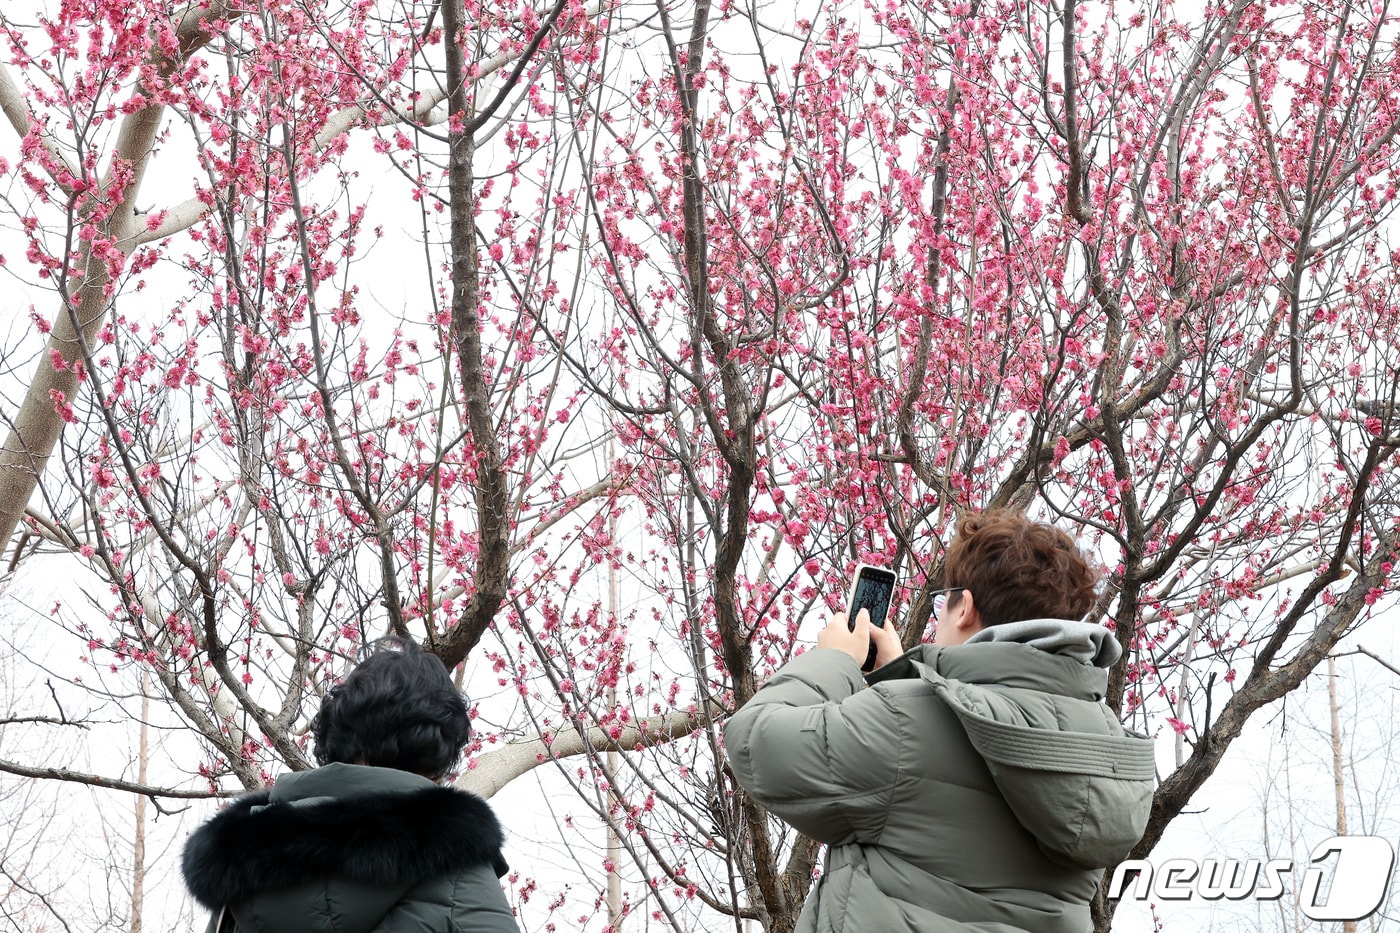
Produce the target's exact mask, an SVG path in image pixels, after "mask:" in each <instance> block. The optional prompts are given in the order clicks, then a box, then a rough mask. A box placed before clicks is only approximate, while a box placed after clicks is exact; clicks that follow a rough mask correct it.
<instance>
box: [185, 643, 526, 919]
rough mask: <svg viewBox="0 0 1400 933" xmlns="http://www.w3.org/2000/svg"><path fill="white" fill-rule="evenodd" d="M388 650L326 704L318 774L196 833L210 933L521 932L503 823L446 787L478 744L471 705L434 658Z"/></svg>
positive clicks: (190, 856)
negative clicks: (473, 739)
mask: <svg viewBox="0 0 1400 933" xmlns="http://www.w3.org/2000/svg"><path fill="white" fill-rule="evenodd" d="M386 641H387V642H392V646H391V647H384V646H383V645H381V646H380V650H378V651H375V652H374V653H372V654H370V655H369V657H367V658H366V659H365V660H364V661H363V663H361V664H360V665H359V666H358V667H356V668H355V669H354V670H353V671H351V672H350V674H349V675H348V676H347V677H346V678H345V680H344V681H343V682H342V683H340V684H339V685H338V686H335V687H332V688H331V689H330V691H328V692H327V693H326V696H325V698H324V699H323V700H322V702H321V708H320V711H319V712H318V713H317V714H316V717H315V718H314V719H313V720H312V723H311V732H312V736H313V738H314V740H315V757H316V762H317V764H319V765H320V767H318V768H316V769H314V770H311V771H301V772H295V773H292V774H285V775H282V776H281V777H280V778H278V779H277V782H276V784H275V785H274V786H273V787H272V789H271V790H270V791H262V792H258V793H253V794H248V795H246V796H244V797H240V798H238V799H237V800H235V801H234V802H233V803H232V804H230V805H229V807H228V808H227V809H225V810H223V811H222V812H221V813H219V814H218V815H216V816H215V817H214V818H213V819H211V820H210V821H209V822H207V823H205V824H204V825H203V826H202V827H200V828H199V829H198V830H196V831H195V832H194V834H193V835H191V837H190V840H189V842H188V843H187V844H186V846H185V852H184V859H183V863H182V868H183V870H184V876H185V884H186V886H187V887H188V888H189V889H190V892H191V894H193V895H194V897H195V899H196V900H197V901H199V903H201V904H203V905H204V906H205V907H207V908H209V909H210V910H211V911H213V912H214V914H215V916H214V917H213V918H212V919H211V920H210V923H209V930H208V933H322V931H324V933H332V931H334V933H409V931H414V933H418V931H426V930H433V931H438V933H519V927H518V926H517V925H516V923H515V920H514V917H513V914H512V911H511V908H510V904H509V903H508V902H507V901H506V898H505V894H504V892H503V891H502V890H501V885H500V882H499V881H497V878H499V877H500V876H502V875H504V874H505V873H506V871H507V866H506V863H505V859H504V858H503V857H502V855H501V847H502V845H503V843H504V834H503V833H502V831H501V826H500V823H498V822H497V820H496V817H495V814H493V813H492V812H491V808H490V807H489V806H488V805H487V804H486V802H485V801H484V800H482V799H481V798H479V797H477V796H475V795H473V794H469V793H466V792H465V791H460V790H455V789H453V788H450V787H445V786H442V782H444V781H445V780H446V779H447V778H448V776H449V775H450V774H451V772H452V771H453V770H454V769H455V768H456V766H457V763H458V761H459V760H460V758H461V754H462V747H463V746H464V745H466V743H467V741H468V739H469V738H470V736H471V717H470V714H469V713H468V710H467V701H466V698H465V697H463V695H462V694H461V692H460V691H458V690H457V689H456V687H455V686H454V685H453V683H452V678H451V676H450V675H449V674H448V672H447V668H446V667H444V666H443V663H442V661H440V660H439V659H438V658H437V657H436V656H434V655H431V654H428V653H426V652H423V651H421V650H419V648H418V647H417V646H416V645H414V644H413V643H412V642H410V641H407V640H400V639H387V640H386Z"/></svg>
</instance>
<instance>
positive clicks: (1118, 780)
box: [905, 619, 1156, 868]
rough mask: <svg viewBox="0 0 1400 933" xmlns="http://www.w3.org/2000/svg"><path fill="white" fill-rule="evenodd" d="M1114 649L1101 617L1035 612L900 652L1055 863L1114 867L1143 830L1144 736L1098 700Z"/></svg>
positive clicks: (1149, 765)
mask: <svg viewBox="0 0 1400 933" xmlns="http://www.w3.org/2000/svg"><path fill="white" fill-rule="evenodd" d="M998 630H1000V631H998ZM989 633H990V634H989ZM1108 645H1112V648H1109V647H1107V646H1108ZM1042 646H1043V647H1042ZM1047 649H1049V650H1047ZM1116 649H1117V643H1116V641H1114V640H1113V638H1112V633H1111V632H1109V631H1108V630H1107V629H1105V628H1103V627H1102V626H1097V625H1092V624H1090V623H1086V622H1076V621H1070V620H1063V619H1037V620H1033V621H1031V622H1021V623H1011V624H1008V625H1003V626H995V627H994V628H992V629H986V630H983V631H982V632H979V633H978V634H977V636H974V638H973V639H969V640H968V642H967V643H965V644H963V645H959V646H955V647H949V648H938V647H936V646H933V645H924V646H921V647H919V648H916V649H914V650H913V651H911V652H910V653H909V654H908V655H906V656H905V657H906V658H907V659H908V660H909V662H910V663H911V665H912V667H913V669H914V673H915V674H916V676H918V677H920V678H922V679H923V680H925V681H926V682H928V683H929V684H931V685H932V686H933V688H934V689H935V691H936V692H937V693H938V694H939V695H940V696H941V697H942V698H943V699H944V700H945V701H946V702H947V703H948V705H949V707H950V708H951V709H952V710H953V712H954V713H955V714H956V715H957V717H958V720H959V721H960V722H961V723H962V726H963V728H964V729H965V730H966V732H967V737H968V740H969V741H970V742H971V743H972V746H973V748H974V749H975V750H976V751H977V753H978V754H979V755H981V756H982V758H983V760H984V761H985V762H986V763H987V768H988V770H990V772H991V774H992V778H993V780H994V781H995V782H996V786H997V789H998V790H999V791H1000V792H1001V795H1002V797H1003V798H1004V799H1005V800H1006V802H1007V805H1008V806H1009V807H1010V808H1011V811H1012V812H1013V813H1014V814H1015V816H1016V819H1017V821H1019V822H1020V824H1021V825H1022V826H1023V827H1024V828H1025V829H1026V830H1027V831H1028V832H1029V833H1030V834H1031V835H1032V836H1034V837H1035V839H1036V841H1037V843H1038V845H1039V847H1040V849H1041V851H1042V852H1043V853H1044V854H1045V855H1046V856H1047V857H1048V858H1050V859H1052V860H1053V861H1056V862H1059V863H1061V864H1067V865H1074V866H1079V867H1083V868H1101V867H1103V866H1105V865H1114V864H1117V863H1118V862H1119V861H1121V860H1122V859H1123V858H1124V857H1125V856H1126V855H1127V854H1128V852H1129V851H1130V850H1131V849H1132V847H1133V846H1134V845H1136V844H1137V842H1138V840H1139V839H1141V838H1142V833H1143V831H1144V829H1146V827H1147V817H1148V814H1149V812H1150V809H1151V806H1152V793H1153V790H1154V788H1155V786H1156V761H1155V756H1154V753H1153V743H1152V740H1151V739H1150V738H1147V737H1145V736H1141V735H1137V734H1134V733H1130V732H1127V731H1126V730H1124V729H1123V727H1122V726H1121V725H1120V724H1119V722H1118V719H1117V717H1116V716H1114V714H1113V711H1112V710H1110V709H1109V708H1108V707H1107V706H1106V705H1104V704H1103V702H1101V701H1102V699H1103V696H1104V693H1105V691H1106V689H1107V682H1108V675H1107V671H1106V670H1105V668H1106V667H1107V666H1108V665H1109V664H1112V663H1113V661H1114V660H1116V659H1117V657H1118V651H1117V650H1116Z"/></svg>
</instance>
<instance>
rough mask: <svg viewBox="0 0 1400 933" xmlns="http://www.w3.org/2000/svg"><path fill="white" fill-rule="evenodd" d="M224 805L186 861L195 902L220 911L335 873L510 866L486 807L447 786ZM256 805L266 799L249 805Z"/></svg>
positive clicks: (366, 877)
mask: <svg viewBox="0 0 1400 933" xmlns="http://www.w3.org/2000/svg"><path fill="white" fill-rule="evenodd" d="M268 798H269V794H268V792H267V791H262V792H259V793H254V794H248V795H247V796H245V797H240V798H238V799H237V800H235V801H234V802H233V803H232V804H230V805H229V807H228V809H226V810H224V811H223V812H221V813H219V814H218V815H217V816H215V817H214V818H213V819H211V820H210V821H209V822H207V823H205V824H204V825H203V826H201V827H200V828H199V829H198V830H196V831H195V832H194V834H193V835H191V836H190V840H189V842H188V843H186V845H185V855H184V860H183V863H182V868H183V870H184V875H185V884H186V885H187V886H188V887H189V889H190V893H191V894H193V895H194V897H195V900H197V901H199V902H200V903H201V904H203V905H204V906H205V907H208V908H210V909H213V910H217V909H219V908H220V907H223V906H224V905H226V904H232V903H237V902H239V901H241V900H243V899H245V898H247V897H249V896H250V895H252V894H255V893H257V892H259V891H263V890H267V889H270V888H277V887H283V886H286V885H295V884H300V883H305V882H308V881H313V880H315V879H317V878H323V877H326V876H327V875H340V876H343V877H346V878H348V879H350V880H352V881H358V882H363V883H367V884H374V885H396V884H402V883H404V882H408V881H413V880H416V879H419V878H432V877H436V876H438V875H445V874H450V873H452V872H455V871H461V870H463V869H466V868H471V867H474V866H477V865H491V866H492V867H493V868H494V869H495V871H496V875H497V876H498V877H499V876H500V875H503V874H505V873H506V871H507V866H506V863H505V859H503V858H502V857H501V846H502V844H503V843H504V835H503V833H502V832H501V824H500V823H499V822H498V821H497V820H496V815H495V814H494V813H492V812H491V808H490V806H488V805H487V803H486V801H484V800H482V799H481V798H480V797H477V796H476V795H474V794H469V793H466V792H465V791H460V790H453V789H451V788H448V787H427V788H423V789H422V790H414V791H412V792H409V793H394V792H383V793H367V794H356V795H354V796H345V797H333V798H332V797H326V798H316V799H312V800H307V801H304V802H302V803H298V804H295V805H294V804H291V803H277V804H269V803H268ZM255 807H262V808H263V809H261V810H259V811H258V812H256V813H254V812H252V811H253V809H254V808H255Z"/></svg>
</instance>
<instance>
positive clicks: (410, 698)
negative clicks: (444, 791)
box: [311, 638, 471, 780]
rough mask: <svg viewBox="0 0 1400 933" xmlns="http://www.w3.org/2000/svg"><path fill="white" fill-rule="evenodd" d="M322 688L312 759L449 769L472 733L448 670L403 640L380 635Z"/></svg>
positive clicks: (434, 774) (431, 771) (432, 774)
mask: <svg viewBox="0 0 1400 933" xmlns="http://www.w3.org/2000/svg"><path fill="white" fill-rule="evenodd" d="M375 645H376V646H378V648H379V650H376V651H374V652H373V653H372V654H370V655H369V657H367V658H365V660H364V661H362V662H361V663H360V664H359V665H358V666H357V667H356V668H355V669H354V670H352V671H351V672H350V673H349V675H347V676H346V678H345V680H343V681H341V683H340V684H338V685H337V686H335V687H332V688H331V689H330V691H329V692H327V693H326V696H325V699H323V700H322V701H321V709H320V711H319V712H318V713H317V714H316V718H315V719H313V720H312V721H311V734H312V736H313V737H314V739H315V741H316V749H315V755H316V763H317V764H322V765H324V764H328V763H330V762H332V761H338V762H344V763H346V764H362V765H373V766H375V767H379V768H396V769H398V770H400V771H411V772H413V773H414V774H421V775H423V776H425V777H428V778H432V779H433V780H437V779H439V778H441V777H443V776H444V775H446V774H449V773H450V772H451V771H452V770H453V769H454V768H455V767H456V766H457V762H458V761H460V760H461V757H462V746H464V745H466V744H467V740H468V739H469V738H470V737H471V716H470V714H469V713H468V711H467V700H466V697H464V696H463V695H462V693H461V691H459V690H458V689H457V688H456V687H455V686H454V685H453V683H452V678H451V676H450V675H449V674H448V673H447V668H446V667H445V666H444V665H443V663H442V661H440V660H439V659H438V658H437V656H435V655H431V654H428V653H427V652H425V651H422V650H421V649H419V647H418V646H417V645H415V644H414V643H413V642H411V641H408V640H406V639H398V638H394V639H383V640H381V641H380V642H376V643H375Z"/></svg>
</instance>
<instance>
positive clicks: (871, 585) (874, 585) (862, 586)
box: [846, 564, 899, 671]
mask: <svg viewBox="0 0 1400 933" xmlns="http://www.w3.org/2000/svg"><path fill="white" fill-rule="evenodd" d="M898 579H899V578H898V577H897V576H896V575H895V572H894V571H893V570H886V569H885V568H884V567H874V566H871V565H870V564H857V565H856V571H855V573H854V574H852V575H851V597H850V600H849V602H847V604H846V624H847V625H849V626H850V627H851V631H855V628H856V613H858V612H860V611H861V610H862V609H865V610H867V611H869V613H870V624H871V625H874V626H877V627H880V626H883V625H884V624H885V618H886V616H888V615H889V611H890V600H891V599H892V598H893V597H894V585H895V581H897V580H898ZM874 666H875V644H874V642H871V645H870V655H869V657H867V658H866V659H865V664H864V665H862V666H861V670H863V671H868V670H870V669H872V668H873V667H874Z"/></svg>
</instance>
